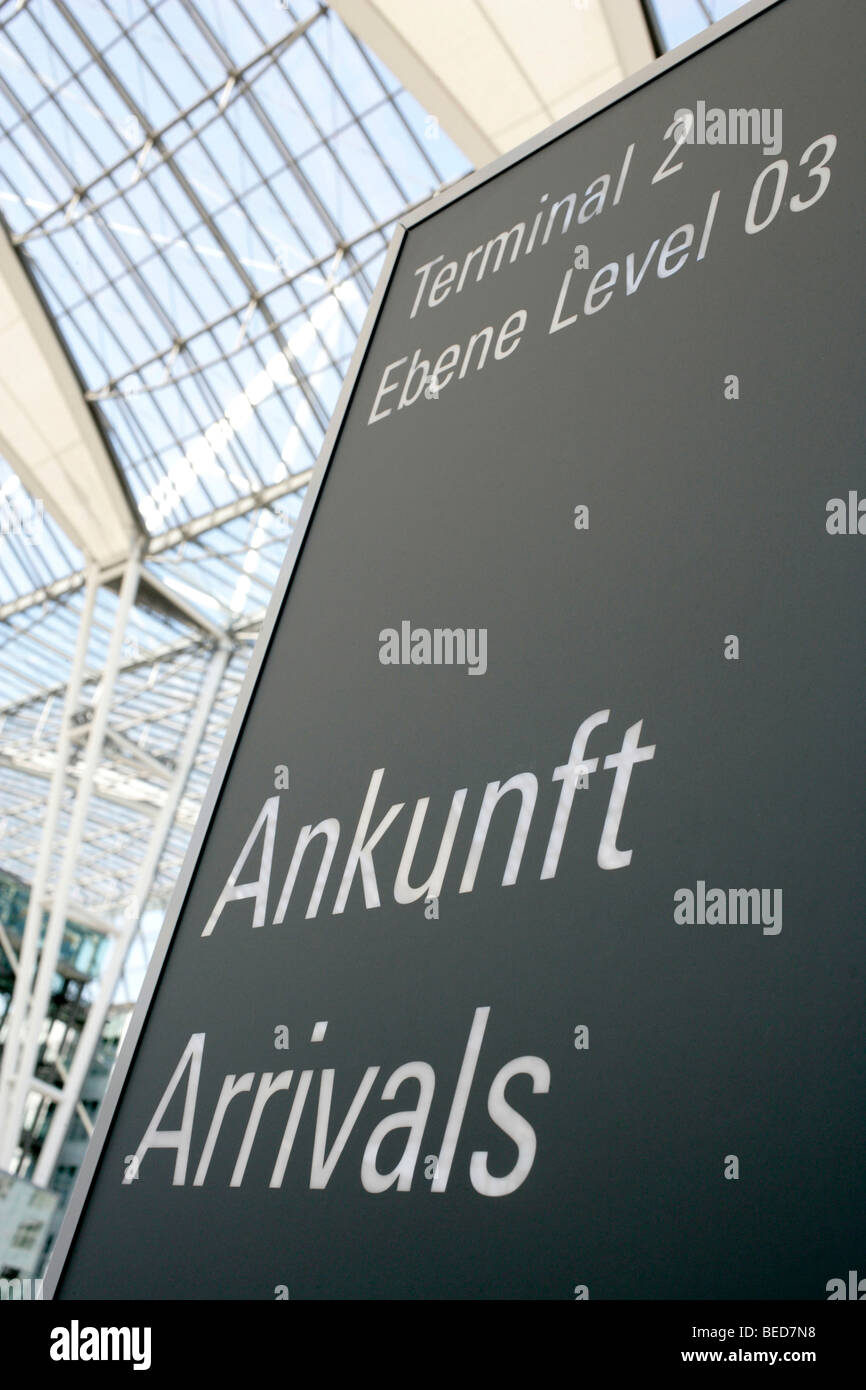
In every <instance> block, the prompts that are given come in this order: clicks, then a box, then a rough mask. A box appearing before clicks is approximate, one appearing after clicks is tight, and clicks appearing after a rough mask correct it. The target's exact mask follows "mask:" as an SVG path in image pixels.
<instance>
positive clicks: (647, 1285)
mask: <svg viewBox="0 0 866 1390" xmlns="http://www.w3.org/2000/svg"><path fill="white" fill-rule="evenodd" d="M864 40H866V11H864V8H863V6H862V4H860V2H859V0H834V4H833V6H832V7H827V6H824V5H815V4H814V3H812V0H781V3H778V4H775V5H771V6H769V7H760V8H759V9H757V10H752V11H750V12H749V17H747V19H746V20H745V22H742V23H741V24H738V25H729V26H727V28H726V29H723V30H722V31H721V36H720V37H718V38H714V39H711V40H705V41H704V42H703V44H702V45H701V46H695V48H694V51H692V52H691V53H690V56H688V57H687V58H686V60H685V61H680V60H677V61H675V62H671V61H670V60H668V61H667V62H662V63H661V64H659V65H657V67H656V68H655V69H653V70H652V73H651V76H650V77H649V78H645V79H642V80H641V81H640V82H639V83H638V84H637V85H635V84H632V86H631V88H629V89H628V90H626V91H624V93H623V94H622V95H621V96H619V97H617V98H616V99H614V100H610V99H608V101H607V104H606V105H605V104H603V103H599V104H598V107H597V109H595V110H593V111H591V113H590V115H589V116H588V117H587V116H583V117H582V118H581V119H580V121H579V123H577V124H572V125H571V126H570V128H567V129H564V128H562V127H557V128H556V131H555V132H554V133H553V134H552V135H548V136H546V137H545V139H544V141H538V142H535V143H534V144H533V145H532V146H531V147H530V148H529V149H528V150H526V151H524V152H522V153H521V154H520V155H519V156H516V157H514V158H511V159H509V160H506V161H503V163H502V165H500V166H497V167H496V168H495V169H494V171H493V173H492V174H491V175H489V176H485V177H483V178H482V179H480V180H476V181H475V182H474V184H473V185H471V186H470V187H469V189H468V191H466V192H465V193H463V194H461V195H460V196H456V197H455V196H451V197H449V198H446V199H444V200H442V201H441V202H440V203H439V204H435V205H433V206H432V207H431V209H430V212H429V214H428V215H425V216H422V217H420V218H418V219H416V220H415V221H414V222H412V223H411V224H410V225H409V226H408V229H407V230H406V231H405V233H404V234H402V236H401V239H400V241H399V243H398V246H397V248H396V249H395V252H394V255H393V257H392V263H391V270H390V278H389V279H388V283H387V287H386V290H385V292H384V295H383V297H382V298H381V304H380V308H379V311H378V316H377V317H375V322H374V324H373V326H372V331H371V332H370V333H369V336H368V340H367V341H366V345H365V350H364V352H363V354H362V360H361V361H360V365H359V369H358V370H357V374H356V375H355V377H354V381H353V386H352V388H351V391H350V393H348V394H347V400H348V405H347V408H346V410H345V414H344V416H343V418H342V423H341V426H340V428H339V431H338V432H337V431H335V434H336V443H335V444H334V447H333V449H332V451H331V452H330V461H329V463H328V466H327V474H326V477H325V480H324V482H322V475H320V478H319V482H320V484H321V485H320V486H318V485H317V487H316V488H315V489H314V496H312V495H311V498H310V499H309V500H308V507H307V512H306V519H307V521H308V522H309V523H310V524H309V525H305V527H304V528H302V536H303V538H302V539H301V537H300V535H299V538H298V540H297V543H296V546H295V551H294V553H293V556H292V558H291V562H290V563H289V564H288V565H287V569H286V572H285V574H284V578H283V581H282V587H281V591H280V594H279V596H278V597H277V598H276V599H275V604H274V608H273V612H272V616H271V622H270V624H269V627H268V631H267V633H266V634H265V636H264V637H263V639H262V646H261V653H260V656H259V661H258V664H257V666H256V676H255V679H254V681H251V687H250V689H251V695H250V699H249V703H248V705H247V707H246V710H245V713H244V716H243V718H242V720H240V721H239V731H238V734H237V738H236V741H235V743H234V745H233V751H232V752H231V756H230V757H227V762H226V766H225V769H224V771H223V772H221V774H220V778H221V780H220V783H219V790H218V795H217V794H216V793H215V794H214V802H213V809H212V812H211V813H209V820H206V822H205V824H206V830H205V831H203V832H202V834H201V835H200V837H199V845H198V847H197V849H198V853H197V858H194V862H192V863H191V864H190V866H189V868H188V870H187V871H186V875H185V878H184V881H183V883H182V884H181V885H180V887H179V892H178V907H177V909H176V917H177V920H176V926H175V927H174V931H173V934H172V933H171V931H170V930H169V932H168V937H167V939H166V942H164V943H163V947H162V951H161V957H160V964H159V968H157V967H155V968H154V973H153V978H152V980H151V985H150V990H149V994H150V997H149V1003H148V1005H147V1007H146V1008H144V1007H143V1009H142V1014H141V1016H140V1019H139V1027H138V1031H137V1034H136V1035H135V1036H134V1038H133V1043H132V1044H131V1046H130V1048H129V1050H128V1053H127V1056H126V1059H125V1061H126V1065H125V1067H124V1070H123V1071H122V1072H121V1073H119V1074H118V1076H117V1078H116V1079H115V1083H114V1090H113V1095H114V1099H115V1101H116V1104H115V1107H114V1110H113V1115H112V1116H111V1118H110V1120H109V1119H106V1120H105V1121H103V1125H102V1135H103V1142H102V1144H101V1148H99V1149H98V1151H97V1153H96V1155H95V1156H94V1158H93V1161H92V1162H91V1164H90V1172H89V1174H88V1179H89V1187H88V1185H87V1183H85V1184H84V1185H83V1187H82V1189H81V1190H80V1191H79V1192H78V1193H77V1195H76V1198H75V1202H74V1206H73V1210H72V1213H71V1216H70V1218H69V1221H68V1223H67V1228H66V1231H65V1234H64V1236H63V1239H62V1242H61V1246H60V1249H59V1253H58V1257H57V1259H56V1260H55V1264H54V1267H53V1269H52V1273H51V1278H52V1279H53V1280H55V1281H56V1282H57V1291H58V1293H59V1296H60V1297H62V1298H65V1299H73V1298H84V1297H87V1298H92V1297H96V1298H122V1297H143V1298H178V1299H196V1298H243V1299H273V1298H275V1297H276V1298H280V1297H286V1296H288V1297H290V1298H292V1299H309V1298H419V1299H430V1298H444V1297H457V1298H513V1297H530V1298H552V1299H575V1298H585V1297H589V1298H591V1299H611V1298H620V1299H636V1298H652V1299H708V1298H732V1299H733V1298H745V1299H751V1298H757V1299H770V1298H791V1299H825V1298H827V1297H837V1296H838V1297H843V1296H850V1289H849V1284H850V1279H849V1271H850V1270H858V1269H860V1270H862V1271H863V1274H864V1276H866V1264H864V1261H866V1226H864V1208H863V1202H862V1192H863V1179H864V1150H863V1142H862V1116H863V1113H864V1098H866V1097H864V1089H866V1075H864V1067H863V1055H864V1054H863V1031H864V1021H863V1007H862V1006H863V979H864V963H866V962H864V955H866V948H864V932H863V906H862V905H863V900H864V895H866V873H864V855H863V827H864V798H866V793H864V787H866V782H864V778H863V776H862V772H861V768H860V762H861V750H862V748H863V746H864V743H866V701H864V699H863V669H864V631H866V627H864V621H863V620H864V588H863V574H864V553H866V481H864V474H863V466H862V421H861V413H862V404H861V403H862V400H863V382H862V371H861V366H862V350H861V345H860V343H861V340H860V325H861V323H862V312H863V305H862V276H861V275H859V274H858V273H857V263H858V256H857V251H858V249H859V246H860V244H861V238H862V228H863V213H862V207H861V204H860V202H859V199H858V195H859V193H860V190H862V187H863V167H862V161H863V156H862V151H863V141H862V129H861V126H862V106H861V95H860V94H861V76H862V74H861V60H860V54H861V53H862V51H863V46H864ZM861 498H862V499H863V500H861ZM168 938H170V944H169V941H168ZM835 1281H838V1284H837V1282H835ZM863 1287H864V1290H866V1284H864V1286H863ZM840 1289H841V1290H843V1291H842V1292H840ZM855 1294H856V1280H855Z"/></svg>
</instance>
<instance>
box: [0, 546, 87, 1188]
mask: <svg viewBox="0 0 866 1390" xmlns="http://www.w3.org/2000/svg"><path fill="white" fill-rule="evenodd" d="M98 589H99V574H98V570H97V567H96V565H91V566H90V567H89V569H88V571H87V587H86V589H85V594H84V607H83V608H82V610H81V617H80V618H79V620H78V636H77V638H76V642H75V651H74V653H73V656H72V665H71V667H70V671H69V681H68V684H67V687H66V700H65V703H64V706H63V719H62V722H61V726H60V738H59V740H58V744H57V761H56V763H55V765H54V773H53V775H52V778H51V788H50V791H49V793H48V805H47V807H46V809H45V820H44V823H43V826H42V836H41V839H40V842H39V856H38V859H37V862H36V873H35V875H34V878H33V882H32V884H31V885H30V901H29V902H28V904H27V918H26V921H25V924H24V932H23V935H22V938H21V955H20V958H19V961H18V970H17V974H16V977H15V988H14V991H13V994H12V1002H11V1005H10V1009H9V1026H8V1029H7V1032H6V1043H5V1046H4V1048H3V1059H2V1064H0V1169H4V1168H5V1169H8V1167H9V1165H10V1163H11V1161H12V1155H13V1153H14V1152H15V1147H16V1145H17V1143H18V1135H19V1132H20V1124H19V1126H18V1128H17V1129H16V1128H15V1125H14V1123H13V1120H12V1110H11V1107H12V1104H13V1100H14V1091H15V1079H16V1077H17V1075H18V1071H19V1063H20V1051H21V1047H22V1044H23V1040H24V1028H25V1024H26V1020H27V1011H28V1006H29V1003H30V986H31V984H32V981H33V971H34V968H35V965H36V950H37V947H38V944H39V929H40V925H41V922H42V900H43V898H44V897H45V887H46V880H47V878H48V870H49V867H50V864H51V851H52V849H53V848H54V841H55V838H56V833H57V823H58V820H59V817H60V809H61V806H62V804H63V793H64V790H65V788H66V771H67V764H68V762H69V747H70V741H71V734H72V720H73V718H74V716H75V715H76V714H77V712H78V705H79V701H80V699H81V684H82V678H83V676H84V668H85V665H86V661H87V649H88V646H89V644H90V629H91V625H92V621H93V610H94V607H95V605H96V594H97V591H98Z"/></svg>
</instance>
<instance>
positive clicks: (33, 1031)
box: [0, 543, 141, 1166]
mask: <svg viewBox="0 0 866 1390" xmlns="http://www.w3.org/2000/svg"><path fill="white" fill-rule="evenodd" d="M140 572H141V545H140V543H139V544H137V545H136V546H135V548H134V550H133V552H132V554H131V555H130V558H129V560H128V561H127V565H126V570H125V572H124V576H123V582H122V584H121V586H120V598H119V601H118V605H117V611H116V613H115V618H114V626H113V628H112V632H111V641H110V643H109V646H108V653H107V655H106V661H105V671H104V673H103V677H102V688H101V693H100V698H99V702H98V704H97V706H96V709H95V711H94V715H93V723H92V725H91V729H90V737H89V738H88V741H87V752H86V754H85V758H84V768H83V771H82V774H81V780H80V782H79V786H78V793H77V796H76V798H75V806H74V808H73V811H72V818H71V821H70V824H69V833H68V835H67V837H66V844H65V846H64V852H63V861H62V864H61V868H60V877H59V879H58V882H57V887H56V889H55V891H54V894H53V899H52V904H51V914H50V916H49V919H48V927H47V929H46V932H45V940H44V943H43V946H42V951H41V953H40V956H39V969H38V970H37V972H36V982H35V984H34V986H33V997H32V999H31V1001H30V1009H29V1011H28V1014H27V1022H26V1025H25V1027H24V1029H23V1036H22V1040H21V1045H20V1052H19V1056H18V1059H17V1066H16V1067H15V1072H16V1075H15V1077H14V1082H13V1091H12V1099H11V1102H10V1103H9V1106H8V1110H7V1116H6V1127H5V1130H4V1136H3V1150H2V1152H0V1166H2V1160H3V1159H4V1158H6V1157H7V1155H8V1157H9V1158H11V1154H12V1153H13V1152H14V1150H15V1146H16V1144H17V1142H18V1137H19V1135H20V1132H21V1125H22V1123H23V1120H24V1109H25V1105H26V1102H27V1093H28V1091H29V1090H30V1086H31V1083H32V1078H33V1069H34V1066H35V1064H36V1055H37V1052H38V1050H39V1035H40V1032H41V1030H42V1023H43V1020H44V1018H45V1013H46V1010H47V1008H48V1000H49V997H50V994H51V980H52V976H53V975H54V970H55V967H56V964H57V957H58V955H59V953H60V946H61V943H62V941H63V933H64V930H65V928H66V910H67V905H68V902H69V894H70V889H71V887H72V881H73V878H74V875H75V869H76V865H77V863H78V854H79V851H80V848H81V839H82V835H83V833H84V827H85V823H86V821H87V812H88V808H89V805H90V794H91V791H92V789H93V779H94V776H95V774H96V769H97V767H98V766H99V760H100V758H101V756H102V745H103V741H104V739H105V729H106V725H107V723H108V715H109V710H110V708H111V701H112V697H113V694H114V683H115V680H116V678H117V672H118V668H119V666H120V659H121V652H122V648H123V638H124V633H125V631H126V623H127V619H128V617H129V612H130V609H131V607H132V605H133V602H134V600H135V595H136V592H137V590H138V577H139V574H140ZM23 974H24V972H23V971H21V970H19V977H20V976H22V975H23ZM24 978H25V979H26V975H25V976H24ZM7 1161H8V1160H7Z"/></svg>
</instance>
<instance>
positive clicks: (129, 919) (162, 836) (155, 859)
mask: <svg viewBox="0 0 866 1390" xmlns="http://www.w3.org/2000/svg"><path fill="white" fill-rule="evenodd" d="M229 654H230V649H229V647H228V645H227V644H221V645H220V646H219V647H217V649H216V650H215V652H214V654H213V656H212V657H211V661H210V665H209V667H208V670H207V674H206V676H205V679H204V682H203V685H202V689H201V692H200V697H199V701H198V704H197V707H196V710H195V713H194V714H193V716H192V719H191V720H190V723H189V726H188V728H187V731H186V734H185V736H184V741H183V745H182V747H181V751H180V755H179V757H178V761H177V766H176V768H175V771H174V776H173V778H172V782H171V785H170V787H169V789H168V794H167V796H166V799H165V802H164V804H163V806H162V808H161V810H160V812H159V816H158V817H157V820H156V823H155V825H154V827H153V831H152V833H151V838H150V843H149V844H148V847H147V853H146V854H145V857H144V859H143V861H142V864H141V868H140V869H139V872H138V874H137V876H136V884H135V891H134V893H133V898H132V903H131V904H130V910H128V912H127V914H126V917H125V921H124V931H123V933H122V935H121V936H119V937H117V938H116V939H115V940H114V941H113V943H112V948H111V954H110V956H109V959H108V960H107V961H106V964H105V968H104V969H103V972H102V975H101V977H100V981H99V992H98V994H97V996H96V998H95V999H94V1000H93V1003H92V1004H91V1006H90V1009H89V1012H88V1015H87V1020H86V1022H85V1024H84V1028H83V1029H82V1031H81V1037H80V1038H79V1040H78V1045H77V1047H76V1049H75V1055H74V1057H73V1059H72V1065H71V1066H70V1068H69V1075H68V1077H67V1078H66V1082H65V1085H64V1087H63V1097H62V1099H61V1100H60V1101H59V1103H58V1105H57V1107H56V1109H55V1111H54V1114H53V1115H52V1117H51V1123H50V1125H49V1128H48V1133H47V1135H46V1136H45V1143H44V1144H43V1146H42V1151H41V1153H40V1155H39V1160H38V1162H37V1164H36V1169H35V1172H34V1175H33V1181H34V1182H35V1183H36V1185H37V1187H47V1186H48V1184H49V1182H50V1181H51V1178H52V1176H53V1173H54V1168H55V1165H56V1163H57V1160H58V1157H59V1155H60V1150H61V1148H62V1146H63V1141H64V1139H65V1138H66V1131H67V1130H68V1128H69V1121H70V1119H71V1118H72V1111H73V1109H74V1107H75V1104H76V1102H77V1100H78V1097H79V1094H80V1092H81V1087H82V1086H83V1084H84V1081H85V1078H86V1076H87V1073H88V1071H89V1069H90V1065H91V1062H92V1060H93V1054H94V1052H95V1050H96V1045H97V1043H98V1042H99V1039H100V1037H101V1035H102V1029H103V1027H104V1026H105V1018H106V1015H107V1013H108V1007H109V1005H110V1003H111V1000H112V998H113V997H114V991H115V989H116V987H117V981H118V978H119V976H120V972H121V970H122V968H123V962H124V960H125V959H126V953H127V951H128V949H129V946H130V943H131V941H132V938H133V936H134V934H135V929H136V927H137V926H138V921H139V918H140V916H141V913H142V912H143V910H144V908H145V906H146V903H147V898H148V895H149V892H150V886H151V883H152V882H153V877H154V875H155V873H156V870H157V867H158V865H159V861H160V858H161V856H162V851H163V849H164V847H165V842H166V839H167V838H168V835H169V832H170V830H171V827H172V825H173V824H174V818H175V814H176V812H177V807H178V803H179V801H180V799H181V797H182V796H183V791H184V788H185V786H186V783H187V779H188V777H189V772H190V768H191V767H192V763H193V759H194V757H195V755H196V752H197V750H198V746H199V744H200V742H201V738H202V734H203V733H204V729H205V725H206V724H207V721H208V718H209V716H210V712H211V709H212V707H213V702H214V700H215V699H216V696H217V693H218V691H219V687H220V683H221V681H222V677H223V673H224V671H225V668H226V664H227V662H228V658H229Z"/></svg>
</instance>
